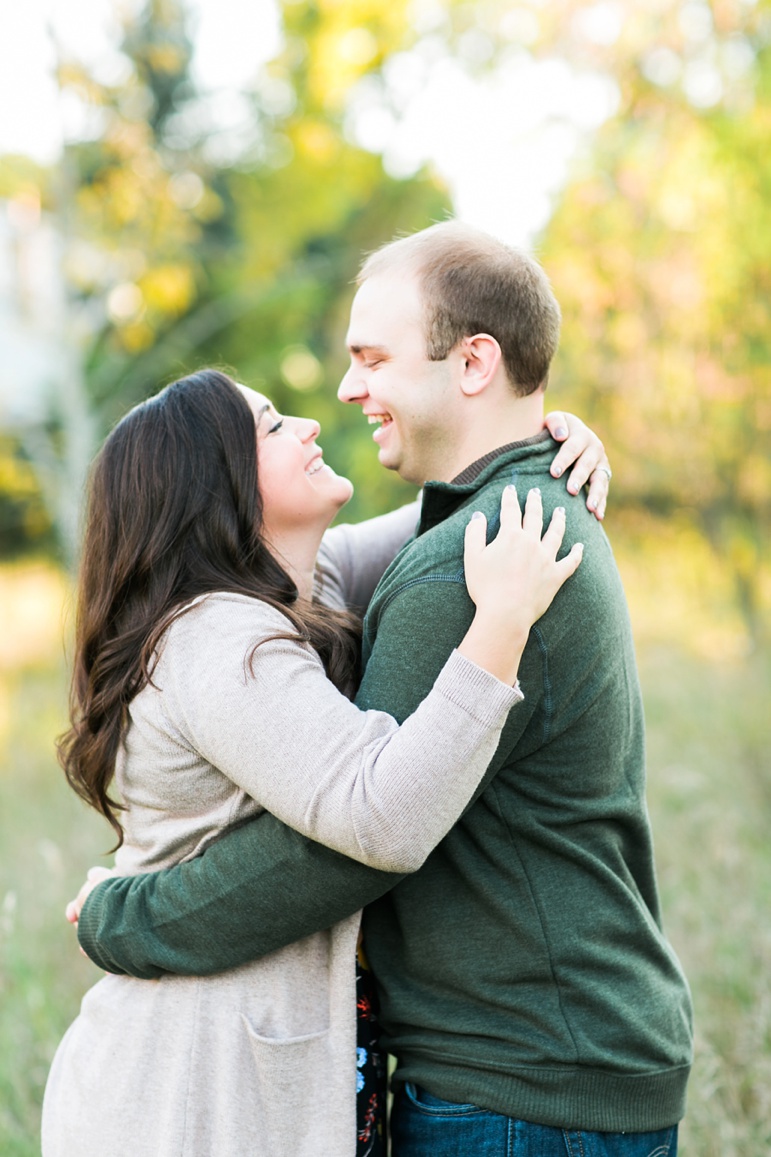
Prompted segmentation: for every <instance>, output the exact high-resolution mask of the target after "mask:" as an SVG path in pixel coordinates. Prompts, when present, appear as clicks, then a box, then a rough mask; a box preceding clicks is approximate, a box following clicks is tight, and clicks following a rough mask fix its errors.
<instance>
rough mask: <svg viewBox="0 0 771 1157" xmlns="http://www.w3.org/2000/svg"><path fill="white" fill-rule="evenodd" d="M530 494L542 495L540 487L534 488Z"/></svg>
mask: <svg viewBox="0 0 771 1157" xmlns="http://www.w3.org/2000/svg"><path fill="white" fill-rule="evenodd" d="M530 493H531V494H540V493H541V488H540V486H534V487H533V488H532V490H531V491H530Z"/></svg>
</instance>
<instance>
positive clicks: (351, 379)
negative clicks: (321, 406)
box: [337, 366, 367, 402]
mask: <svg viewBox="0 0 771 1157" xmlns="http://www.w3.org/2000/svg"><path fill="white" fill-rule="evenodd" d="M337 396H338V398H339V400H340V401H341V402H363V401H364V399H365V398H366V396H367V387H366V385H365V384H364V382H363V381H362V380H361V377H360V376H359V374H358V372H357V369H356V366H351V368H350V369H349V370H348V372H347V373H346V374H345V375H344V376H343V380H342V381H341V383H340V385H339V386H338V389H337Z"/></svg>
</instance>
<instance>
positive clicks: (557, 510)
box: [554, 506, 565, 514]
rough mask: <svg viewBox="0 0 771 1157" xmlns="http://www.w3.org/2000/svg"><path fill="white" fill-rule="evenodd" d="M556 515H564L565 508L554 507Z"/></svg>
mask: <svg viewBox="0 0 771 1157" xmlns="http://www.w3.org/2000/svg"><path fill="white" fill-rule="evenodd" d="M554 513H555V514H564V513H565V507H564V506H555V507H554Z"/></svg>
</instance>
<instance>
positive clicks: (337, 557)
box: [317, 498, 420, 615]
mask: <svg viewBox="0 0 771 1157" xmlns="http://www.w3.org/2000/svg"><path fill="white" fill-rule="evenodd" d="M419 518H420V499H419V498H418V500H417V501H415V502H410V503H409V504H408V505H407V506H401V507H399V509H398V510H393V511H391V512H390V514H381V515H378V517H377V518H368V519H367V520H366V521H365V522H355V523H341V524H340V525H339V526H333V527H332V529H331V530H328V531H327V532H326V534H325V535H324V538H323V540H322V543H321V548H320V550H319V554H318V560H317V589H318V595H319V597H320V599H321V601H322V602H324V603H326V604H327V606H334V607H338V608H340V609H342V608H343V607H347V608H348V609H349V610H352V611H355V612H357V613H359V614H360V615H363V614H364V612H365V611H366V609H367V606H368V605H369V601H370V599H371V598H372V595H373V593H374V591H375V587H376V586H377V584H378V583H379V582H380V579H381V578H382V577H383V574H384V573H385V571H386V569H387V567H388V566H390V564H391V563H392V562H393V560H394V558H395V557H396V555H397V554H398V553H399V551H400V550H401V549H402V547H403V546H404V545H405V543H407V542H409V540H410V539H411V538H412V537H413V535H414V534H415V529H416V527H417V525H418V519H419Z"/></svg>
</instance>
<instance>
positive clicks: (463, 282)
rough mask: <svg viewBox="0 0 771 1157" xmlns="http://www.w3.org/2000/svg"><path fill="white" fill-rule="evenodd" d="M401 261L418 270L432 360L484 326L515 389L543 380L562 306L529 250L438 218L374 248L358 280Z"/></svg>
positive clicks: (406, 267) (554, 346) (388, 269)
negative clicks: (496, 346)
mask: <svg viewBox="0 0 771 1157" xmlns="http://www.w3.org/2000/svg"><path fill="white" fill-rule="evenodd" d="M399 269H404V270H405V271H409V272H412V273H415V274H416V275H417V278H418V283H419V286H420V293H421V297H422V299H423V309H424V324H425V331H426V351H427V354H428V357H429V360H430V361H444V359H445V358H446V357H447V356H448V354H449V353H450V351H451V350H453V349H454V348H455V346H456V345H457V344H458V342H459V341H461V340H462V339H463V338H464V337H472V336H473V335H474V334H476V333H488V334H490V336H491V337H494V338H495V339H496V341H497V342H498V344H499V345H500V347H501V352H502V355H503V364H504V367H505V369H506V373H507V374H508V377H509V380H510V381H511V383H512V385H513V386H514V389H515V390H516V392H517V393H518V394H520V395H525V394H532V393H533V391H534V390H537V389H538V387H539V386H545V385H546V382H547V380H548V376H549V365H550V363H551V359H552V358H553V356H554V353H555V351H556V349H557V344H558V342H559V330H560V308H559V305H558V304H557V300H556V298H555V296H554V294H553V293H552V289H551V286H550V285H549V280H548V278H547V276H546V274H545V273H544V271H543V269H541V266H540V265H539V264H538V262H537V261H534V260H533V258H532V257H528V256H527V254H525V253H522V252H520V251H519V250H517V249H514V248H512V247H511V246H509V245H504V244H503V242H501V241H498V240H496V238H494V237H491V236H489V234H487V233H483V232H482V231H481V230H479V229H474V228H472V227H471V226H469V225H464V224H462V223H461V222H459V221H443V222H442V223H441V224H439V225H432V226H431V227H430V228H429V229H423V230H422V231H421V232H420V233H413V234H412V235H411V236H410V237H402V238H399V239H397V240H396V241H391V242H390V243H389V244H388V245H384V246H383V247H382V248H381V249H378V250H376V251H375V252H374V253H371V254H370V256H369V257H368V258H367V259H366V261H365V262H364V264H363V265H362V267H361V271H360V273H359V276H358V278H357V284H359V285H361V283H362V282H363V281H366V280H367V279H368V278H370V277H374V276H377V275H379V274H383V273H392V272H394V271H397V270H399Z"/></svg>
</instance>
